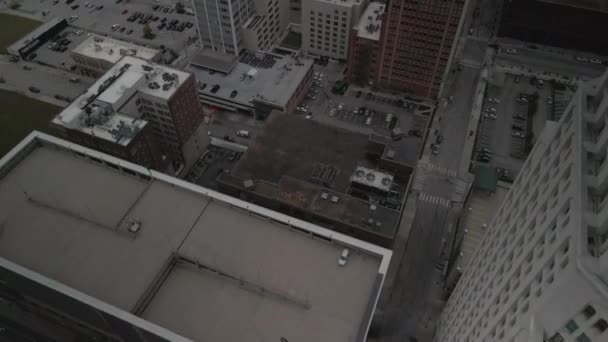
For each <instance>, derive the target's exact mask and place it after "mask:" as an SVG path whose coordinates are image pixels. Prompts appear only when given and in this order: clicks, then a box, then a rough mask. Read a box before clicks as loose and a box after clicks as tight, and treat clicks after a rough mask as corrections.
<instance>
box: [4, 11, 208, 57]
mask: <svg viewBox="0 0 608 342" xmlns="http://www.w3.org/2000/svg"><path fill="white" fill-rule="evenodd" d="M86 2H87V1H85V0H77V1H74V2H73V3H71V4H69V5H66V4H65V3H64V1H63V0H62V1H59V2H58V3H57V4H55V3H54V1H53V0H20V1H19V3H20V4H21V7H20V8H19V9H18V10H16V11H14V13H17V14H19V13H20V12H21V13H23V15H24V16H28V17H30V18H37V19H38V20H43V21H47V20H50V19H51V18H53V17H60V18H66V19H67V18H69V17H70V16H73V15H75V16H78V19H76V20H75V21H73V22H71V23H70V26H72V27H74V28H77V29H82V30H84V31H87V32H93V33H96V34H100V35H108V36H110V37H112V38H116V39H120V40H124V41H128V42H134V43H136V44H139V45H148V46H152V47H160V46H161V45H164V46H166V47H168V48H172V49H174V50H175V51H178V52H181V51H183V50H184V49H185V47H186V46H188V45H189V44H188V43H187V42H188V38H189V37H196V35H197V34H196V28H197V26H196V25H193V27H191V28H189V29H186V30H184V31H183V32H176V31H168V30H166V29H162V30H159V29H158V28H157V27H158V25H159V24H160V23H161V20H162V18H167V21H170V20H174V19H177V20H179V21H180V22H182V21H188V22H192V23H193V24H195V23H196V19H195V17H194V16H191V15H186V14H177V13H175V12H173V13H164V12H158V11H153V10H152V7H153V6H155V5H162V3H156V2H153V1H146V2H144V1H137V2H135V1H129V2H126V1H121V2H120V3H118V4H117V3H116V1H114V0H91V1H89V2H90V3H91V4H93V5H94V7H90V8H86V7H85V4H86ZM75 5H78V6H79V7H78V8H76V9H72V8H71V6H75ZM97 6H103V8H102V9H100V10H98V9H96V7H97ZM170 6H173V5H170ZM124 11H126V13H124V14H123V12H124ZM43 12H45V13H48V14H46V15H44V16H43V15H42V13H43ZM133 12H140V13H145V14H153V15H155V16H158V17H159V20H158V21H156V22H154V21H151V22H150V23H149V25H150V28H151V29H152V33H154V34H155V35H156V37H155V38H154V39H145V38H143V26H144V25H142V24H139V23H138V22H137V21H135V22H133V23H131V22H128V21H127V20H126V19H127V18H128V17H129V16H130V15H131V14H132V13H133ZM114 24H118V25H120V26H121V27H125V30H124V31H123V32H121V31H120V29H118V30H112V25H114ZM129 30H133V32H132V33H131V34H127V32H128V31H129Z"/></svg>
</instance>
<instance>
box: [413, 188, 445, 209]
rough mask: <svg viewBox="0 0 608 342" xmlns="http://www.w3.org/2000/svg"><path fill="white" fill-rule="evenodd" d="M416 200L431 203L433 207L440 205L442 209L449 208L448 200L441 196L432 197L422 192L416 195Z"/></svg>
mask: <svg viewBox="0 0 608 342" xmlns="http://www.w3.org/2000/svg"><path fill="white" fill-rule="evenodd" d="M418 200H420V201H424V202H428V203H432V204H435V205H440V206H443V207H449V206H450V200H449V199H447V198H444V197H441V196H434V195H429V194H426V193H424V192H421V193H420V194H418Z"/></svg>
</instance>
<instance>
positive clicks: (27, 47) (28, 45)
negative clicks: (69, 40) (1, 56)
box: [6, 18, 68, 58]
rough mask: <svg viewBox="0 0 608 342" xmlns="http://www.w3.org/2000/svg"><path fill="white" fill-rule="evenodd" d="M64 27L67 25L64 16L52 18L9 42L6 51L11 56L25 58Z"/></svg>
mask: <svg viewBox="0 0 608 342" xmlns="http://www.w3.org/2000/svg"><path fill="white" fill-rule="evenodd" d="M66 27H68V21H67V20H65V18H53V19H51V20H49V21H47V22H45V23H44V24H42V25H40V26H38V27H37V28H35V29H34V30H33V31H31V32H30V33H28V34H26V35H25V36H23V37H22V38H21V39H19V40H17V41H16V42H14V43H13V44H11V45H10V46H9V47H7V48H6V51H7V52H8V53H9V55H11V56H14V57H18V58H26V57H27V56H28V55H29V54H30V53H32V52H34V51H35V50H36V49H37V48H38V47H40V46H41V45H42V44H44V43H46V42H47V41H49V39H51V38H52V37H54V36H55V35H56V34H57V33H59V32H61V31H62V30H63V29H65V28H66Z"/></svg>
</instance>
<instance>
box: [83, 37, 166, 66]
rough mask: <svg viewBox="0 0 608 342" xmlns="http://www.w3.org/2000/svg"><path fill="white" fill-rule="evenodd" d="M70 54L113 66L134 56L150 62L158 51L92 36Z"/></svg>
mask: <svg viewBox="0 0 608 342" xmlns="http://www.w3.org/2000/svg"><path fill="white" fill-rule="evenodd" d="M72 52H73V53H76V54H79V55H83V56H86V57H90V58H95V59H100V60H104V61H107V62H109V63H112V64H114V63H116V62H118V61H119V60H120V59H121V58H122V57H124V56H134V57H139V58H142V59H145V60H151V59H153V58H154V57H155V56H156V55H158V54H159V52H160V51H159V50H156V49H152V48H147V47H144V46H141V45H136V44H131V43H127V42H123V41H121V40H116V39H112V38H108V37H102V36H99V35H95V34H93V35H91V36H90V37H88V38H87V39H85V41H83V42H82V43H81V44H80V45H78V46H77V47H76V48H75V49H74V50H72Z"/></svg>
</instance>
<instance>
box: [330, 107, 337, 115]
mask: <svg viewBox="0 0 608 342" xmlns="http://www.w3.org/2000/svg"><path fill="white" fill-rule="evenodd" d="M334 115H336V110H335V109H333V108H332V110H330V111H329V116H334Z"/></svg>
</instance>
